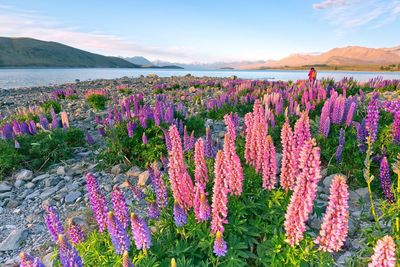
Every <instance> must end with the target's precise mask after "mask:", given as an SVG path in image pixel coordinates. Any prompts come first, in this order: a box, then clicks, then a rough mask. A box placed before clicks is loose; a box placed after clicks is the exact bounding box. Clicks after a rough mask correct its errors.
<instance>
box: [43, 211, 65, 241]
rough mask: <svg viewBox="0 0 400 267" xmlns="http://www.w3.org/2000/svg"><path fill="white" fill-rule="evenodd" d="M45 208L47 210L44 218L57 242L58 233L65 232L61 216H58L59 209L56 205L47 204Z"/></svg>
mask: <svg viewBox="0 0 400 267" xmlns="http://www.w3.org/2000/svg"><path fill="white" fill-rule="evenodd" d="M44 210H45V212H46V215H45V218H44V220H45V222H46V225H47V229H48V231H49V233H50V235H51V236H52V238H53V240H54V242H56V241H57V239H58V235H59V234H64V227H63V225H62V223H61V222H60V218H59V217H58V213H57V210H56V208H55V207H54V206H45V207H44Z"/></svg>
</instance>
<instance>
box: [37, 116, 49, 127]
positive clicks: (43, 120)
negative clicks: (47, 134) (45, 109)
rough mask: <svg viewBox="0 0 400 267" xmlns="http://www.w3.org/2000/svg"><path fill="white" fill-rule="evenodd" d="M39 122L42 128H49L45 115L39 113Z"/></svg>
mask: <svg viewBox="0 0 400 267" xmlns="http://www.w3.org/2000/svg"><path fill="white" fill-rule="evenodd" d="M39 123H40V126H41V127H42V128H43V129H44V130H48V129H49V121H48V120H47V118H46V117H45V116H43V115H42V114H39Z"/></svg>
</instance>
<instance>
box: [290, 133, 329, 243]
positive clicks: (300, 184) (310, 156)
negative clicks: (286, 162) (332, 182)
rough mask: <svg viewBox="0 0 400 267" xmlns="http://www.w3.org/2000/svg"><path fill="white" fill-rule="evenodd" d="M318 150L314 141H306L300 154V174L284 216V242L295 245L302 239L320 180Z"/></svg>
mask: <svg viewBox="0 0 400 267" xmlns="http://www.w3.org/2000/svg"><path fill="white" fill-rule="evenodd" d="M320 165H321V162H320V155H319V148H318V147H316V142H315V139H311V140H309V141H307V142H306V143H305V144H304V145H303V149H302V151H301V153H300V170H301V172H300V174H299V176H298V178H297V181H296V186H295V188H294V191H293V194H292V196H291V198H290V203H289V206H288V208H287V210H286V215H285V223H284V226H285V231H286V241H287V242H288V243H289V244H290V245H291V246H294V245H297V244H298V243H299V242H300V241H301V240H302V239H303V233H304V231H305V230H306V221H307V219H308V216H309V214H310V212H311V211H312V208H313V204H314V203H313V202H314V199H315V195H316V192H317V185H318V182H319V180H320V179H321V174H320Z"/></svg>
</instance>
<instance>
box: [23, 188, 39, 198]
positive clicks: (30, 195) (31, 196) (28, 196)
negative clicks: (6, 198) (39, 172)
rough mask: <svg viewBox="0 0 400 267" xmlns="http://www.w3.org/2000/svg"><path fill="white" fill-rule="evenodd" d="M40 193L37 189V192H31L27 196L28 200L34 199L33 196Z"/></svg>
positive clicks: (35, 196)
mask: <svg viewBox="0 0 400 267" xmlns="http://www.w3.org/2000/svg"><path fill="white" fill-rule="evenodd" d="M39 195H40V191H39V190H37V191H35V192H33V193H32V194H29V195H27V196H26V197H25V199H26V200H28V199H32V198H37V197H38V196H39Z"/></svg>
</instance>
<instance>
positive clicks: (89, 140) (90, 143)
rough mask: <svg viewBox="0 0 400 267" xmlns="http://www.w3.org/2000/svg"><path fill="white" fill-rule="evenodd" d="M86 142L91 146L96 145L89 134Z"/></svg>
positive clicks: (87, 133)
mask: <svg viewBox="0 0 400 267" xmlns="http://www.w3.org/2000/svg"><path fill="white" fill-rule="evenodd" d="M86 141H87V142H88V144H89V145H91V146H92V145H94V140H93V137H92V135H91V134H90V133H89V132H86Z"/></svg>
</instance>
